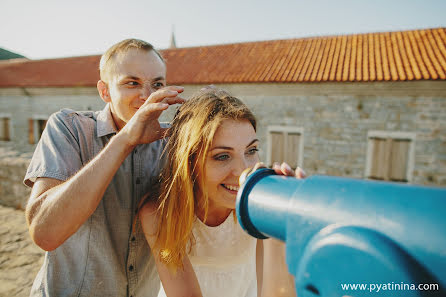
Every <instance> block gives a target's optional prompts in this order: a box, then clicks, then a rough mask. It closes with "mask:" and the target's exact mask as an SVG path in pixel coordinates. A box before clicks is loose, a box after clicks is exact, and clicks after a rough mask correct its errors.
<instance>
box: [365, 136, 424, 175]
mask: <svg viewBox="0 0 446 297" xmlns="http://www.w3.org/2000/svg"><path fill="white" fill-rule="evenodd" d="M374 137H376V138H392V139H409V140H410V145H409V156H408V160H407V169H406V170H407V171H406V176H407V181H408V183H410V182H412V178H413V170H414V167H415V164H414V163H415V139H416V133H415V132H401V131H378V130H372V131H368V132H367V158H366V166H365V170H364V177H365V178H369V175H370V171H371V170H372V145H371V142H372V141H371V138H374Z"/></svg>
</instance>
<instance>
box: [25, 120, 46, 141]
mask: <svg viewBox="0 0 446 297" xmlns="http://www.w3.org/2000/svg"><path fill="white" fill-rule="evenodd" d="M48 118H49V116H46V115H33V116H32V117H31V118H30V119H31V120H32V121H33V138H34V143H30V144H37V143H38V142H39V140H40V138H41V136H42V134H39V132H38V130H39V122H38V121H41V120H44V121H47V122H48ZM45 127H46V123H45ZM28 133H29V131H28ZM42 133H43V130H42Z"/></svg>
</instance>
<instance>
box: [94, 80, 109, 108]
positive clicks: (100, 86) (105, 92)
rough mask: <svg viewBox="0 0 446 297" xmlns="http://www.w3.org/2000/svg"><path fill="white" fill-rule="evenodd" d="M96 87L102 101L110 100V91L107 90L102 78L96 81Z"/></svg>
mask: <svg viewBox="0 0 446 297" xmlns="http://www.w3.org/2000/svg"><path fill="white" fill-rule="evenodd" d="M96 86H97V88H98V92H99V96H101V98H102V100H103V101H104V102H107V103H108V102H111V98H110V91H109V90H108V86H107V84H106V83H105V82H104V81H103V80H99V81H98V83H97V85H96Z"/></svg>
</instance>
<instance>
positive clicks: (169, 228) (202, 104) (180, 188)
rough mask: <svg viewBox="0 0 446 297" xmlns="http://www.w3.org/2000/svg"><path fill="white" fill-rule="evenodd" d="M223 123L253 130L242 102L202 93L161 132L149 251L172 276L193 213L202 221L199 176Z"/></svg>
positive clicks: (205, 201)
mask: <svg viewBox="0 0 446 297" xmlns="http://www.w3.org/2000/svg"><path fill="white" fill-rule="evenodd" d="M228 119H232V120H248V121H249V122H250V123H251V124H252V126H253V127H254V130H256V119H255V117H254V115H253V114H252V112H251V111H250V110H249V108H248V107H247V106H246V105H245V104H244V103H243V102H242V101H240V100H239V99H237V98H235V97H233V96H231V95H229V94H228V93H227V92H225V91H223V90H219V89H204V90H202V91H200V92H199V93H197V94H195V95H194V96H193V97H192V98H190V99H189V100H188V101H187V102H186V103H184V104H183V105H182V106H181V107H180V109H179V110H178V112H177V114H176V115H175V117H174V120H173V122H172V126H171V128H170V129H169V130H168V132H167V133H168V135H167V136H168V137H169V140H168V143H167V146H166V151H165V153H166V154H167V155H166V159H167V161H166V164H165V167H164V169H163V170H162V173H161V189H160V196H159V200H158V218H159V220H158V226H157V240H156V243H155V247H156V249H157V250H159V251H160V255H159V256H160V257H161V260H162V261H163V262H164V263H166V264H168V267H170V268H173V270H176V268H178V267H181V266H182V259H183V257H184V256H185V254H186V252H187V251H186V247H187V244H188V242H189V241H190V240H192V226H193V222H194V219H195V214H196V211H197V210H200V211H203V212H204V220H205V221H206V217H207V212H208V194H207V193H205V192H202V191H201V189H205V185H204V181H203V180H202V179H201V178H200V176H204V164H205V159H206V155H207V153H208V150H209V148H210V146H211V143H212V140H213V138H214V134H215V132H216V131H217V129H218V127H219V126H220V124H221V123H222V121H224V120H228ZM234 132H235V133H236V131H234ZM199 173H202V174H200V175H199ZM199 191H200V199H199V200H200V201H198V199H197V193H198V192H199Z"/></svg>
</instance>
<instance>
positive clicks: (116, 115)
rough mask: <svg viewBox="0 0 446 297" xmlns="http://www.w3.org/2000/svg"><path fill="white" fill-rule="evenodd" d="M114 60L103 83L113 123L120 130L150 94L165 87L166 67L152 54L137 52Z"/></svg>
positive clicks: (151, 52) (125, 54) (128, 53)
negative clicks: (105, 84)
mask: <svg viewBox="0 0 446 297" xmlns="http://www.w3.org/2000/svg"><path fill="white" fill-rule="evenodd" d="M114 59H115V67H113V69H111V70H110V71H109V73H108V76H107V77H108V81H107V84H108V90H109V94H110V99H111V100H110V107H111V112H112V116H113V120H114V122H115V124H116V127H117V128H118V129H119V130H120V129H122V127H124V126H125V124H126V123H127V122H128V121H129V120H130V119H131V118H132V116H133V115H134V114H135V112H136V111H137V110H138V108H139V107H140V106H141V105H142V104H143V103H144V102H145V101H146V100H147V98H148V97H149V96H150V94H152V93H153V92H155V91H156V90H158V89H160V88H163V87H164V86H165V85H166V65H165V64H164V63H163V61H162V60H161V59H160V57H158V55H157V54H156V53H155V52H154V51H145V50H137V49H130V50H129V51H128V52H126V53H124V54H121V55H118V56H117V57H114Z"/></svg>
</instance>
